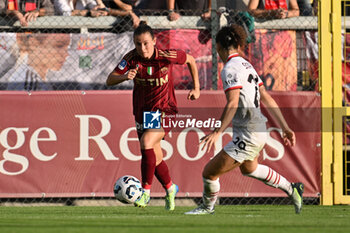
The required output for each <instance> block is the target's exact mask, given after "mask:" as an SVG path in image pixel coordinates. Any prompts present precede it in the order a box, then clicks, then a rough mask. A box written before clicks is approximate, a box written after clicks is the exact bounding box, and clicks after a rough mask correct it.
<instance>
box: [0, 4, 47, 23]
mask: <svg viewBox="0 0 350 233" xmlns="http://www.w3.org/2000/svg"><path fill="white" fill-rule="evenodd" d="M53 12H54V8H53V5H52V3H51V1H50V0H0V15H5V16H9V17H14V18H15V19H16V20H19V22H20V24H21V25H22V26H28V23H29V22H31V21H35V20H36V19H37V17H39V16H44V15H52V14H53Z"/></svg>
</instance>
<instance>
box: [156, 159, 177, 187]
mask: <svg viewBox="0 0 350 233" xmlns="http://www.w3.org/2000/svg"><path fill="white" fill-rule="evenodd" d="M154 174H155V175H156V177H157V179H158V180H159V182H160V183H161V184H162V186H163V187H164V188H165V190H168V189H169V188H171V185H172V184H173V183H172V182H171V178H170V175H169V169H168V166H167V165H166V163H165V162H164V161H162V162H161V163H160V164H158V166H156V169H155V173H154Z"/></svg>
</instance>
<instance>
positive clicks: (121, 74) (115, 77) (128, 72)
mask: <svg viewBox="0 0 350 233" xmlns="http://www.w3.org/2000/svg"><path fill="white" fill-rule="evenodd" d="M134 54H135V50H133V51H130V52H129V53H127V54H126V55H125V56H124V57H123V59H122V60H121V61H120V62H119V64H118V65H117V66H116V67H115V69H114V70H113V71H112V72H111V73H110V74H109V75H108V78H107V81H106V84H107V86H113V85H117V84H119V83H121V82H124V81H126V80H133V79H134V78H135V77H136V74H137V70H138V67H136V69H135V67H130V60H132V58H133V56H134Z"/></svg>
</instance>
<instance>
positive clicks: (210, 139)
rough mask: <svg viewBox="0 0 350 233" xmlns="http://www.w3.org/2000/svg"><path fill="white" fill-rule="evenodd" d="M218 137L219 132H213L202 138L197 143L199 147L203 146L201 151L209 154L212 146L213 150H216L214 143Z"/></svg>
mask: <svg viewBox="0 0 350 233" xmlns="http://www.w3.org/2000/svg"><path fill="white" fill-rule="evenodd" d="M219 136H220V133H219V132H217V131H213V132H211V133H210V134H208V135H206V136H204V137H202V138H201V139H200V143H199V146H201V145H203V146H202V149H201V150H205V151H206V152H209V151H210V149H211V148H212V146H214V149H215V148H216V147H215V142H216V140H217V139H218V138H219Z"/></svg>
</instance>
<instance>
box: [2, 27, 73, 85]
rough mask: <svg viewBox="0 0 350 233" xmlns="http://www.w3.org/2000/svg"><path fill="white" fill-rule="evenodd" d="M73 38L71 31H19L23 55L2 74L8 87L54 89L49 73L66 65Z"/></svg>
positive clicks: (18, 38)
mask: <svg viewBox="0 0 350 233" xmlns="http://www.w3.org/2000/svg"><path fill="white" fill-rule="evenodd" d="M70 40H71V39H70V34H54V33H49V34H46V33H45V34H40V33H35V34H34V33H33V34H31V33H30V34H28V33H17V45H18V47H19V51H20V52H19V53H20V54H19V58H18V59H17V64H16V65H15V66H13V68H12V69H11V70H9V71H8V72H7V73H6V74H5V75H4V77H3V79H4V81H6V82H7V83H8V86H7V90H27V91H34V90H52V89H53V86H52V84H51V82H50V81H51V80H49V78H48V74H50V73H51V72H55V71H59V70H60V69H61V67H62V66H63V64H64V62H65V61H66V58H67V57H68V47H69V45H70ZM61 81H63V80H61Z"/></svg>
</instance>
